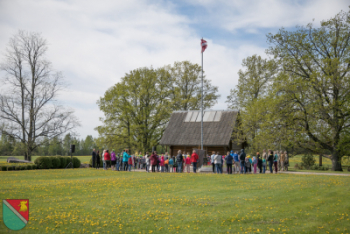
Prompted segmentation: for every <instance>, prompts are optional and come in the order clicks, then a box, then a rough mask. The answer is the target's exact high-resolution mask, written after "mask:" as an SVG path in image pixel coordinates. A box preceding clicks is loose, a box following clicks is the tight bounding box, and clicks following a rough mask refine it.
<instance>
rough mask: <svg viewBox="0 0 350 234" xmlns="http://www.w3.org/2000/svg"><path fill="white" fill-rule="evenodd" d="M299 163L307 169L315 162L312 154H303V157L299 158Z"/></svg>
mask: <svg viewBox="0 0 350 234" xmlns="http://www.w3.org/2000/svg"><path fill="white" fill-rule="evenodd" d="M301 161H302V163H301V165H302V166H303V167H305V168H307V169H310V167H312V166H313V165H314V164H315V162H316V159H315V158H314V156H313V155H312V154H305V155H303V157H302V158H301Z"/></svg>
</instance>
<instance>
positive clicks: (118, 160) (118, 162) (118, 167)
mask: <svg viewBox="0 0 350 234" xmlns="http://www.w3.org/2000/svg"><path fill="white" fill-rule="evenodd" d="M120 162H121V159H120V154H119V153H118V154H117V156H116V160H115V164H116V169H115V170H116V171H119V170H120Z"/></svg>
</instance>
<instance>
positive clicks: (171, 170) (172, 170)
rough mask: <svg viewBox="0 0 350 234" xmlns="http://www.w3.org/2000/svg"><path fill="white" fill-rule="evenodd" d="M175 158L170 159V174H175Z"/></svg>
mask: <svg viewBox="0 0 350 234" xmlns="http://www.w3.org/2000/svg"><path fill="white" fill-rule="evenodd" d="M174 169H175V167H174V157H170V158H169V172H175V170H174Z"/></svg>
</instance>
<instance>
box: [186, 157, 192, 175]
mask: <svg viewBox="0 0 350 234" xmlns="http://www.w3.org/2000/svg"><path fill="white" fill-rule="evenodd" d="M190 166H191V157H190V155H187V157H186V171H187V173H190Z"/></svg>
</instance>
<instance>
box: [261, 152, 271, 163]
mask: <svg viewBox="0 0 350 234" xmlns="http://www.w3.org/2000/svg"><path fill="white" fill-rule="evenodd" d="M268 157H269V154H268V153H266V150H265V149H264V150H263V154H262V159H265V161H266V162H267V161H268V160H267V158H268Z"/></svg>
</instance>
